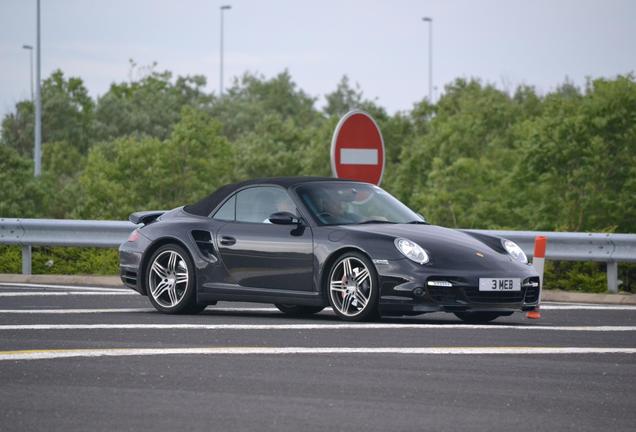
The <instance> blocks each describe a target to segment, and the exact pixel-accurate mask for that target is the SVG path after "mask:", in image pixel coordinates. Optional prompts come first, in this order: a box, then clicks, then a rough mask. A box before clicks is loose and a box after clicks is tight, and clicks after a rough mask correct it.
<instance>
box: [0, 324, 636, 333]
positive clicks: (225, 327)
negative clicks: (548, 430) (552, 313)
mask: <svg viewBox="0 0 636 432" xmlns="http://www.w3.org/2000/svg"><path fill="white" fill-rule="evenodd" d="M113 329H128V330H132V329H139V330H342V329H351V330H369V329H376V330H377V329H388V330H403V329H414V330H430V329H441V330H466V329H479V330H552V331H587V332H617V331H620V332H626V331H636V326H540V325H530V326H529V325H497V324H492V325H489V324H393V323H359V324H351V323H338V324H3V325H0V331H9V330H11V331H14V330H113Z"/></svg>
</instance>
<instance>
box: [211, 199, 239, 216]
mask: <svg viewBox="0 0 636 432" xmlns="http://www.w3.org/2000/svg"><path fill="white" fill-rule="evenodd" d="M212 217H213V218H214V219H218V220H226V221H233V220H234V219H236V195H232V198H230V199H229V200H227V201H226V202H225V204H223V205H222V206H221V208H220V209H218V210H217V211H216V213H214V216H212Z"/></svg>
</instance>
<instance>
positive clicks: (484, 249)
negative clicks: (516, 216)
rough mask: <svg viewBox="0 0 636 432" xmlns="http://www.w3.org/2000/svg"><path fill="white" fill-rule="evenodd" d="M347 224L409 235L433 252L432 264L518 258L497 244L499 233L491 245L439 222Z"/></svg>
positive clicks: (350, 227) (460, 265) (476, 263)
mask: <svg viewBox="0 0 636 432" xmlns="http://www.w3.org/2000/svg"><path fill="white" fill-rule="evenodd" d="M343 228H344V229H346V230H348V231H360V232H366V233H375V234H378V235H382V236H390V237H394V238H398V237H403V238H406V239H409V240H411V241H414V242H415V243H417V244H419V245H420V246H421V247H423V248H424V249H425V250H426V251H427V252H428V253H429V255H430V259H431V264H433V265H436V266H440V267H445V268H465V267H466V266H471V267H472V268H474V267H479V268H488V267H489V266H493V265H495V264H507V265H510V263H511V262H515V261H513V259H512V258H511V257H510V256H509V255H508V254H507V253H505V252H504V251H503V249H501V248H499V250H497V249H495V248H494V247H498V245H499V240H498V239H497V238H495V237H490V238H489V240H490V241H489V242H488V243H490V245H489V244H487V243H486V242H484V241H481V240H479V239H477V238H475V237H473V236H472V235H470V234H467V233H465V232H463V231H458V230H454V229H449V228H444V227H440V226H437V225H423V224H422V225H420V224H369V225H347V226H344V227H343ZM515 263H516V262H515Z"/></svg>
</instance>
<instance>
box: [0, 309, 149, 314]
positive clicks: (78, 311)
mask: <svg viewBox="0 0 636 432" xmlns="http://www.w3.org/2000/svg"><path fill="white" fill-rule="evenodd" d="M136 312H157V310H156V309H153V308H114V309H0V314H61V315H64V314H96V313H136Z"/></svg>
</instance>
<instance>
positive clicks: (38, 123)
mask: <svg viewBox="0 0 636 432" xmlns="http://www.w3.org/2000/svg"><path fill="white" fill-rule="evenodd" d="M36 15H37V18H36V38H35V149H34V150H33V161H34V165H35V172H34V174H35V176H36V177H39V176H40V173H41V172H42V98H41V94H40V69H41V63H40V50H41V43H40V0H37V12H36Z"/></svg>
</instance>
